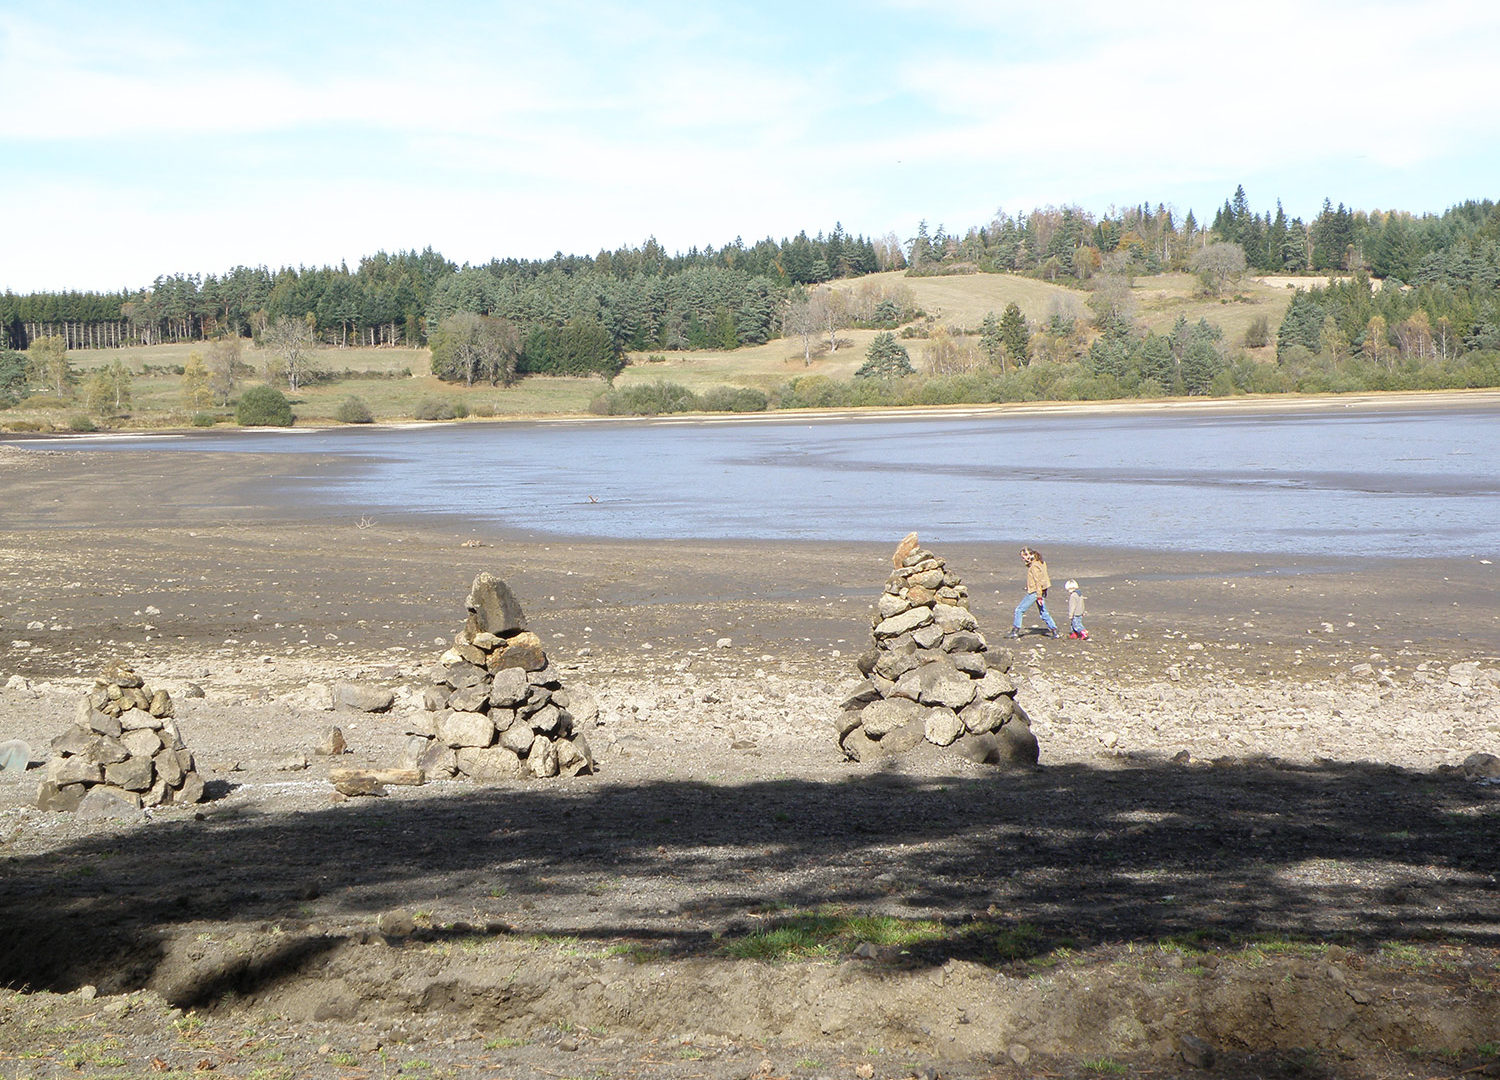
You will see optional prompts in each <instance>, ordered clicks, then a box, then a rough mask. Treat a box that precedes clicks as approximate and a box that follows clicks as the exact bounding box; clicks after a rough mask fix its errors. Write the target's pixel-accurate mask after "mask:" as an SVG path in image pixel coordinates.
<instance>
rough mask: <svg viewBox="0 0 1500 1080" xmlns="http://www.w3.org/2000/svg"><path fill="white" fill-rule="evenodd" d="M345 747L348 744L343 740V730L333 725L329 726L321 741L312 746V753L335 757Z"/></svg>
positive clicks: (347, 746)
mask: <svg viewBox="0 0 1500 1080" xmlns="http://www.w3.org/2000/svg"><path fill="white" fill-rule="evenodd" d="M347 749H349V744H348V743H347V742H346V741H345V740H344V730H343V729H342V728H340V727H337V726H335V727H331V728H329V729H328V734H326V735H324V736H323V741H322V742H320V743H318V745H317V746H315V747H313V753H314V754H317V755H318V756H320V757H337V756H338V755H340V754H342V753H343V752H344V751H345V750H347Z"/></svg>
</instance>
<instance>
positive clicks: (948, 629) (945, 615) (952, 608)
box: [932, 604, 979, 634]
mask: <svg viewBox="0 0 1500 1080" xmlns="http://www.w3.org/2000/svg"><path fill="white" fill-rule="evenodd" d="M932 620H933V622H935V623H937V625H938V626H940V627H941V628H942V631H943V633H945V634H956V633H958V632H959V631H960V630H973V629H974V628H975V627H977V626H978V625H979V621H978V620H977V619H975V618H974V613H973V612H971V611H970V610H969V609H968V608H962V607H958V606H956V605H954V604H938V605H936V606H935V607H934V608H933V609H932Z"/></svg>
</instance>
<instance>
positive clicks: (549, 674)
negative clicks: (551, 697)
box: [526, 660, 562, 690]
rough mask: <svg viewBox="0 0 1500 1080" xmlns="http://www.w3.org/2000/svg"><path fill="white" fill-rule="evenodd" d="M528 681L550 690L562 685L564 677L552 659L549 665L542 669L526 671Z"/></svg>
mask: <svg viewBox="0 0 1500 1080" xmlns="http://www.w3.org/2000/svg"><path fill="white" fill-rule="evenodd" d="M526 681H527V682H529V683H530V684H531V685H532V686H545V687H546V688H547V689H549V690H556V689H557V688H558V687H560V686H562V677H561V675H560V674H559V672H558V670H557V665H556V664H554V663H553V662H552V661H551V660H548V661H547V666H546V667H544V668H542V669H541V670H540V671H528V672H526Z"/></svg>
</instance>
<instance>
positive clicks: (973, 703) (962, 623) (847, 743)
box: [836, 533, 1037, 765]
mask: <svg viewBox="0 0 1500 1080" xmlns="http://www.w3.org/2000/svg"><path fill="white" fill-rule="evenodd" d="M892 563H893V565H894V567H895V569H894V570H893V572H892V573H891V576H890V577H889V578H888V579H887V580H886V583H885V592H884V593H883V594H882V595H881V597H880V600H879V602H878V603H877V604H876V606H875V612H874V614H873V616H872V619H871V621H872V623H873V625H874V630H873V638H874V647H873V648H872V649H870V650H869V651H868V652H866V653H865V654H864V655H863V656H861V657H860V658H859V670H860V673H861V674H863V675H864V676H865V678H866V679H867V680H868V683H869V685H868V686H867V687H866V689H865V690H863V691H862V692H860V693H859V694H856V695H855V696H854V697H852V698H850V699H849V700H848V701H847V702H845V703H844V707H843V710H842V712H841V713H840V715H839V718H838V720H837V723H836V727H837V730H838V735H839V746H840V748H841V749H842V750H843V751H844V754H845V755H846V756H847V757H849V758H852V759H853V760H855V761H866V760H869V759H871V758H875V757H879V756H883V755H890V754H897V753H904V752H907V751H910V750H914V749H916V748H917V747H918V746H920V745H921V744H922V743H924V742H928V743H932V744H934V745H936V746H943V747H951V748H952V749H953V751H954V752H955V753H958V754H960V755H962V756H963V757H965V758H968V759H969V760H971V761H976V762H981V763H989V764H1025V765H1034V764H1036V761H1037V744H1036V739H1035V737H1034V736H1033V735H1032V734H1031V722H1030V719H1029V718H1028V717H1027V715H1026V712H1025V710H1024V709H1022V708H1021V706H1020V705H1018V704H1017V703H1016V685H1015V683H1014V682H1012V681H1011V679H1010V675H1009V671H1010V664H1009V663H1007V662H996V660H995V659H994V658H992V657H991V656H989V654H988V649H989V646H988V644H987V643H986V642H985V640H984V635H982V634H981V633H980V632H979V629H978V626H979V624H978V622H977V620H976V619H975V618H974V615H973V613H972V612H970V611H969V590H968V588H967V587H966V586H965V585H964V583H963V582H962V581H960V580H959V579H958V576H957V575H955V574H954V573H953V572H952V571H951V570H949V569H948V566H947V564H946V563H945V562H944V561H943V560H942V559H940V558H938V556H936V555H934V554H933V553H932V552H930V551H928V550H926V549H925V548H923V547H921V546H919V543H918V539H917V534H916V533H911V534H910V535H909V536H907V537H906V538H905V539H904V540H902V541H901V544H900V545H899V546H898V547H897V548H896V553H895V555H894V556H893V558H892Z"/></svg>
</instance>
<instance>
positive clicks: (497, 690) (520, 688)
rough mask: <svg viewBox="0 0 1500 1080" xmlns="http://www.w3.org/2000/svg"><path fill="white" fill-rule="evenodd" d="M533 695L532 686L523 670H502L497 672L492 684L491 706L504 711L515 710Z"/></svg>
mask: <svg viewBox="0 0 1500 1080" xmlns="http://www.w3.org/2000/svg"><path fill="white" fill-rule="evenodd" d="M530 694H531V684H530V682H528V681H527V679H526V672H525V670H524V669H522V668H502V669H501V670H499V671H497V672H495V680H494V682H493V683H491V684H490V704H491V705H495V706H497V707H499V708H502V709H513V708H515V707H516V706H517V705H519V704H521V703H522V702H523V701H525V700H526V699H527V697H528V696H529V695H530Z"/></svg>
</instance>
